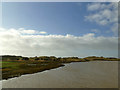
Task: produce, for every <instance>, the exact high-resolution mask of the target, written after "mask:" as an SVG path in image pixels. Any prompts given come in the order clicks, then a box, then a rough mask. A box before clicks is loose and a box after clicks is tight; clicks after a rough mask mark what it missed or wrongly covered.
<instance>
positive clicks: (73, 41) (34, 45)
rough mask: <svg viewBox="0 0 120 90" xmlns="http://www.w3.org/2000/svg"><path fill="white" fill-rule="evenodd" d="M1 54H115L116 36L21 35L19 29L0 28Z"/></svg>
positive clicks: (90, 34) (89, 34)
mask: <svg viewBox="0 0 120 90" xmlns="http://www.w3.org/2000/svg"><path fill="white" fill-rule="evenodd" d="M0 41H1V42H0V50H1V51H2V52H0V53H1V54H15V55H24V56H41V55H55V56H80V57H84V56H88V55H100V56H117V50H118V48H117V46H118V39H117V37H102V36H101V37H95V34H94V33H88V34H85V35H83V36H74V35H69V34H67V35H65V36H64V35H23V34H21V33H20V32H19V30H15V29H9V30H6V29H1V30H0Z"/></svg>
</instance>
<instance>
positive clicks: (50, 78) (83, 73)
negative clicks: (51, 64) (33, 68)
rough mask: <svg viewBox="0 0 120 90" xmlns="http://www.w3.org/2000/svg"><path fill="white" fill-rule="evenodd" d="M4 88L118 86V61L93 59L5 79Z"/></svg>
mask: <svg viewBox="0 0 120 90" xmlns="http://www.w3.org/2000/svg"><path fill="white" fill-rule="evenodd" d="M2 87H3V88H117V87H118V61H91V62H76V63H70V64H66V65H65V66H64V67H60V68H57V69H51V70H47V71H43V72H38V73H35V74H28V75H22V76H20V77H16V78H12V79H8V80H3V81H2Z"/></svg>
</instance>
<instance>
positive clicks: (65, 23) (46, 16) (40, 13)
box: [2, 2, 113, 36]
mask: <svg viewBox="0 0 120 90" xmlns="http://www.w3.org/2000/svg"><path fill="white" fill-rule="evenodd" d="M88 4H89V3H87V2H85V3H80V2H79V3H76V2H75V3H72V2H66V3H65V2H64V3H59V2H58V3H53V2H51V3H42V2H31V3H29V2H26V3H25V2H24V3H22V2H19V3H15V2H14V3H12V2H8V3H3V13H2V14H3V23H2V24H3V27H5V28H8V29H9V28H15V29H18V28H25V29H33V30H40V31H41V30H42V31H46V32H47V33H48V34H58V35H59V34H60V35H66V34H72V35H75V36H81V35H84V34H86V33H91V32H93V31H92V30H94V29H97V30H99V31H100V32H99V33H96V36H113V33H112V32H109V33H106V31H107V30H109V29H110V26H111V25H110V24H109V25H104V26H101V25H98V24H96V23H95V22H89V21H86V20H85V16H87V15H89V14H91V13H94V11H93V12H91V11H88V10H87V5H88ZM106 4H107V3H106Z"/></svg>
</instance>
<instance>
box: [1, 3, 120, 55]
mask: <svg viewBox="0 0 120 90" xmlns="http://www.w3.org/2000/svg"><path fill="white" fill-rule="evenodd" d="M117 8H118V7H117V3H115V2H102V3H100V2H91V3H90V2H3V3H2V27H0V40H1V42H0V49H1V50H2V52H1V54H11V55H13V54H15V55H23V56H46V55H47V56H51V55H54V56H61V57H63V56H78V57H85V56H90V55H92V56H94V55H95V56H109V57H113V56H114V57H117V56H118V48H117V47H118V40H117V34H118V30H117V29H118V28H117V27H118V24H117V21H118V18H117V14H118V10H117Z"/></svg>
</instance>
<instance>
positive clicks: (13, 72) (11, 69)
mask: <svg viewBox="0 0 120 90" xmlns="http://www.w3.org/2000/svg"><path fill="white" fill-rule="evenodd" d="M60 66H63V65H62V63H58V62H50V61H47V62H40V61H15V62H12V61H4V62H2V79H8V78H12V77H16V76H20V75H23V74H31V73H36V72H41V71H44V70H49V69H52V68H57V67H60Z"/></svg>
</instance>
